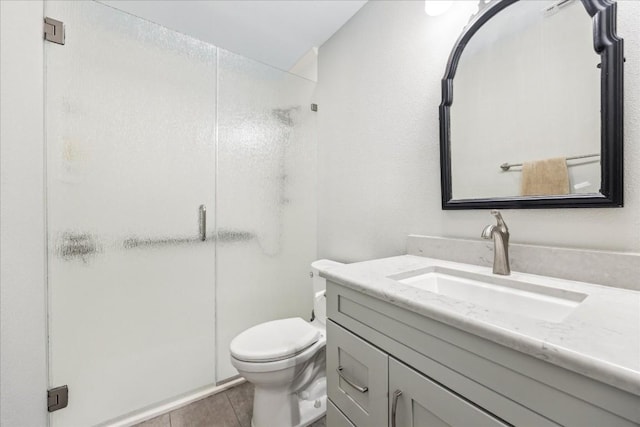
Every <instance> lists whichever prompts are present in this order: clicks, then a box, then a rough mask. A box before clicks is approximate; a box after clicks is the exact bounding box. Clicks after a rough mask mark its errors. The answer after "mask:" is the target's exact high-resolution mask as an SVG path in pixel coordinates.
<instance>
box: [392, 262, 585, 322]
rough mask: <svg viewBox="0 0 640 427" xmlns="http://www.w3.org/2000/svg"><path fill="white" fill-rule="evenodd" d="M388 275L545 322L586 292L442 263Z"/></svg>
mask: <svg viewBox="0 0 640 427" xmlns="http://www.w3.org/2000/svg"><path fill="white" fill-rule="evenodd" d="M389 278H390V279H393V280H396V281H397V282H400V283H403V284H405V285H408V286H412V287H415V288H418V289H423V290H425V291H429V292H433V293H435V294H439V295H444V296H447V297H450V298H454V299H456V300H460V301H465V302H470V303H473V304H476V305H478V306H480V307H484V308H486V309H490V310H497V311H502V312H509V313H513V314H518V315H520V316H526V317H531V318H535V319H540V320H546V321H549V322H561V321H562V320H563V319H565V318H566V317H567V316H568V315H569V314H571V312H572V311H573V310H574V309H575V308H576V307H577V306H578V305H580V303H581V302H582V301H583V300H584V299H585V298H586V297H587V296H588V295H587V294H584V293H580V292H574V291H567V290H564V289H560V288H554V287H547V286H541V285H538V284H534V283H529V282H527V281H524V280H514V279H512V278H510V277H509V276H495V275H483V274H477V273H472V272H468V271H462V270H454V269H449V268H444V267H428V268H424V269H420V270H413V271H407V272H403V273H399V274H394V275H393V276H389ZM554 280H556V279H554Z"/></svg>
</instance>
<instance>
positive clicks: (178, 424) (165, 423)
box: [135, 383, 326, 427]
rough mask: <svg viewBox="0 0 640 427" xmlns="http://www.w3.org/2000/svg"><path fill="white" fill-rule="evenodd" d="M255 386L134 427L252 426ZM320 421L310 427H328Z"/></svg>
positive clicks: (240, 388) (211, 397) (181, 409)
mask: <svg viewBox="0 0 640 427" xmlns="http://www.w3.org/2000/svg"><path fill="white" fill-rule="evenodd" d="M252 408H253V385H251V384H250V383H244V384H240V385H239V386H236V387H233V388H230V389H228V390H226V391H223V392H222V393H218V394H214V395H213V396H209V397H206V398H204V399H202V400H198V401H197V402H193V403H191V404H190V405H187V406H184V407H182V408H179V409H176V410H175V411H172V412H169V413H168V414H164V415H161V416H159V417H156V418H153V419H150V420H148V421H145V422H143V423H141V424H137V425H136V426H135V427H251V413H252ZM325 426H326V424H325V419H324V418H321V419H320V420H318V421H316V422H315V423H313V424H312V425H311V427H325Z"/></svg>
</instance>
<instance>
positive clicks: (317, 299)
mask: <svg viewBox="0 0 640 427" xmlns="http://www.w3.org/2000/svg"><path fill="white" fill-rule="evenodd" d="M340 265H344V264H343V263H341V262H336V261H331V260H328V259H319V260H318V261H314V262H312V263H311V274H310V276H311V280H312V282H313V312H314V314H315V318H316V320H317V321H318V322H320V323H321V324H323V325H324V324H325V322H326V321H327V299H326V298H325V296H324V293H325V291H326V289H327V281H326V280H325V278H324V277H320V274H319V272H318V270H319V269H323V270H324V269H327V268H331V267H337V266H340Z"/></svg>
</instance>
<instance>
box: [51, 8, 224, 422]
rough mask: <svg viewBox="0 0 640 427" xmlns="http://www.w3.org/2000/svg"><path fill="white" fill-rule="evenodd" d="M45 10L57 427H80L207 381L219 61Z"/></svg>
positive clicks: (105, 14) (116, 16) (147, 34)
mask: <svg viewBox="0 0 640 427" xmlns="http://www.w3.org/2000/svg"><path fill="white" fill-rule="evenodd" d="M45 8H46V9H45V10H46V15H47V16H50V17H52V18H54V19H58V20H61V21H64V23H65V25H66V35H67V40H66V44H65V45H64V46H61V45H57V44H53V43H46V48H45V56H46V61H45V63H46V95H45V96H46V141H47V142H46V143H47V187H48V189H47V201H48V202H47V203H48V247H49V263H48V264H49V265H48V269H49V271H48V274H49V284H48V286H49V351H50V353H49V354H50V361H49V363H50V385H51V386H52V387H54V386H60V385H64V384H67V385H68V386H69V406H68V407H67V408H65V409H62V410H59V411H57V412H54V413H52V414H51V425H52V426H88V425H96V424H99V423H104V422H107V421H108V420H113V419H114V418H118V417H121V416H123V415H125V414H128V413H130V412H132V411H136V410H139V409H141V408H144V407H146V406H149V405H154V404H157V403H158V402H161V401H164V400H166V399H170V398H173V397H175V396H178V395H181V394H183V393H186V392H190V391H193V390H195V389H198V388H201V387H204V386H207V385H211V384H214V383H215V346H214V344H215V335H214V332H215V324H214V322H215V313H214V308H215V282H214V281H215V271H214V266H215V243H214V237H215V233H214V232H213V230H214V229H213V225H214V224H215V218H214V211H215V206H214V202H215V197H214V195H215V193H214V191H215V117H216V104H215V102H216V48H215V47H214V46H211V45H208V44H205V43H202V42H199V41H197V40H194V39H191V38H189V37H187V36H184V35H181V34H178V33H175V32H172V31H169V30H167V29H165V28H162V27H160V26H158V25H155V24H152V23H149V22H146V21H143V20H141V19H139V18H136V17H133V16H130V15H127V14H125V13H122V12H120V11H117V10H115V9H112V8H110V7H107V6H104V5H101V4H99V3H96V2H93V1H86V2H85V1H47V2H46V3H45ZM201 204H203V205H206V207H207V208H208V210H207V212H208V214H209V218H208V224H209V230H211V233H210V235H209V236H208V239H207V240H206V241H201V240H200V234H199V219H200V214H199V206H200V205H201Z"/></svg>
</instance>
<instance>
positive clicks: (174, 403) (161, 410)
mask: <svg viewBox="0 0 640 427" xmlns="http://www.w3.org/2000/svg"><path fill="white" fill-rule="evenodd" d="M245 381H246V380H245V379H244V378H242V377H234V378H232V379H230V380H226V381H224V382H222V383H219V384H217V385H210V386H206V387H203V388H201V389H198V390H195V391H193V392H190V393H186V394H183V395H182V396H179V397H177V398H175V399H171V400H169V401H165V402H163V403H160V404H158V405H154V406H153V407H148V408H145V409H142V410H140V411H136V412H133V413H131V414H127V415H125V416H123V417H120V418H117V419H115V420H111V421H108V422H106V423H103V424H99V425H98V426H97V427H131V426H133V425H136V424H139V423H141V422H143V421H147V420H150V419H152V418H155V417H159V416H160V415H163V414H166V413H168V412H171V411H174V410H176V409H178V408H182V407H183V406H187V405H189V404H190V403H193V402H196V401H198V400H200V399H204V398H205V397H209V396H212V395H214V394H217V393H221V392H223V391H225V390H228V389H230V388H232V387H235V386H237V385H240V384H242V383H244V382H245Z"/></svg>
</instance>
